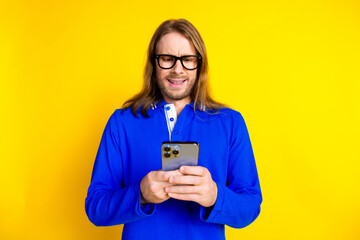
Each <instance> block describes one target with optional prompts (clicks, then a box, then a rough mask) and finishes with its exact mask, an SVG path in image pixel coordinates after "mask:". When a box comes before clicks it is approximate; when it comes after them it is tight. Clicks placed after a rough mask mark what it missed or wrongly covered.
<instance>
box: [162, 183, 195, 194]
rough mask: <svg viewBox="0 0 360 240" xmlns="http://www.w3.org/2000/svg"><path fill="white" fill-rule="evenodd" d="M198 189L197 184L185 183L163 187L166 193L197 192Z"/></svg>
mask: <svg viewBox="0 0 360 240" xmlns="http://www.w3.org/2000/svg"><path fill="white" fill-rule="evenodd" d="M200 190H201V188H200V187H198V186H186V185H174V186H168V187H166V188H165V192H167V193H184V194H190V193H196V194H198V193H199V192H200Z"/></svg>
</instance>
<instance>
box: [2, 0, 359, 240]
mask: <svg viewBox="0 0 360 240" xmlns="http://www.w3.org/2000/svg"><path fill="white" fill-rule="evenodd" d="M169 18H186V19H188V20H190V21H191V22H192V23H193V24H194V25H195V26H196V27H197V28H198V30H199V31H200V33H201V34H202V36H203V38H204V41H205V43H206V46H207V49H208V55H209V64H210V74H211V86H212V89H213V91H212V92H213V95H214V97H215V98H216V99H217V100H219V101H221V102H224V103H227V104H228V105H229V106H230V107H232V108H234V109H236V110H238V111H240V112H241V113H242V114H243V116H244V118H245V120H246V123H247V126H248V129H249V132H250V137H251V140H252V144H253V148H254V152H255V158H256V161H257V166H258V172H259V176H260V183H261V187H262V192H263V198H264V202H263V204H262V212H261V214H260V216H259V218H258V219H257V220H256V221H255V222H254V223H253V224H252V225H250V226H249V227H247V228H244V229H231V228H226V236H227V239H360V228H359V224H360V204H359V202H360V191H359V190H360V177H359V173H360V157H359V156H360V154H359V145H360V144H359V143H360V141H359V136H360V128H359V122H360V114H359V103H360V99H359V91H360V83H359V81H360V70H359V68H360V60H359V58H360V2H359V1H357V0H305V1H303V0H296V1H290V0H288V1H286V0H273V1H268V0H259V1H203V0H201V1H193V0H192V1H187V0H185V1H169V0H168V1H121V0H120V1H91V0H89V1H81V0H65V1H45V0H42V1H41V0H31V1H30V0H7V1H6V0H5V1H4V0H2V1H0V84H1V85H0V104H1V105H0V106H1V118H0V119H1V120H0V128H1V129H0V130H1V134H0V135H1V143H0V148H1V151H0V154H1V155H0V239H6V240H7V239H120V235H121V230H122V227H121V226H115V227H107V228H96V227H94V226H93V225H92V224H91V223H90V222H89V221H88V220H87V217H86V214H85V210H84V199H85V196H86V191H87V187H88V185H89V182H90V177H91V171H92V167H93V162H94V158H95V155H96V152H97V147H98V144H99V141H100V137H101V135H102V131H103V129H104V126H105V124H106V122H107V120H108V118H109V116H110V115H111V114H112V112H113V111H114V110H115V109H116V108H120V107H121V105H122V103H123V102H124V101H125V100H126V99H128V98H129V97H131V96H132V95H133V94H135V93H137V92H138V91H139V89H140V87H141V85H142V71H143V67H144V62H145V52H146V49H147V45H148V43H149V41H150V38H151V36H152V34H153V32H154V30H155V29H156V27H157V26H158V25H159V24H160V23H161V22H162V21H164V20H166V19H169ZM169 239H171V238H169Z"/></svg>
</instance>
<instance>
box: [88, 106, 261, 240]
mask: <svg viewBox="0 0 360 240" xmlns="http://www.w3.org/2000/svg"><path fill="white" fill-rule="evenodd" d="M164 105H165V102H163V101H162V102H159V103H158V104H157V105H155V106H154V107H153V108H152V109H149V110H148V114H149V115H150V117H148V118H146V117H143V116H142V115H141V114H140V112H138V117H135V116H134V115H133V114H132V112H131V109H125V110H123V109H118V110H116V111H115V112H114V113H113V114H112V116H111V117H110V119H109V121H108V123H107V125H106V127H105V130H104V133H103V136H102V139H101V142H100V146H99V150H98V153H97V156H96V159H95V164H94V169H93V174H92V178H91V183H90V186H89V189H88V195H87V197H86V200H85V208H86V213H87V215H88V217H89V219H90V221H91V222H92V223H93V224H95V225H96V226H111V225H117V224H125V225H124V228H123V238H122V239H125V240H126V239H197V240H199V239H206V240H211V239H225V233H224V224H226V225H228V226H230V227H234V228H241V227H245V226H247V225H249V224H250V223H251V222H253V221H254V220H255V219H256V217H257V216H258V214H259V213H260V204H261V202H262V196H261V191H260V185H259V179H258V174H257V170H256V165H255V159H254V155H253V151H252V147H251V143H250V139H249V135H248V131H247V128H246V125H245V122H244V120H243V118H242V116H241V115H240V113H238V112H236V111H234V110H231V109H228V108H223V109H221V110H220V112H219V113H215V114H209V113H206V112H204V111H199V110H198V109H196V112H195V111H194V105H193V103H191V104H188V105H186V106H185V108H184V109H183V110H182V112H181V113H180V114H179V116H178V118H177V120H176V124H175V125H174V126H173V129H172V134H171V140H172V141H194V142H198V143H199V147H200V149H199V160H198V164H199V166H203V167H206V168H207V169H208V170H209V172H210V173H211V176H212V179H213V180H214V181H215V182H216V184H217V187H218V196H217V199H216V203H215V205H214V206H213V207H210V208H205V207H202V206H200V205H199V204H198V203H195V202H191V201H180V200H176V199H168V200H166V201H165V202H163V203H160V204H145V205H144V206H141V205H140V181H141V180H142V178H143V177H144V176H145V175H146V174H147V173H148V172H150V171H154V170H159V169H161V143H162V142H164V141H169V137H170V136H169V131H168V127H167V121H166V117H165V111H166V109H164Z"/></svg>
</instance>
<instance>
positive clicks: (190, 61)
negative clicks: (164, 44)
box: [155, 54, 201, 70]
mask: <svg viewBox="0 0 360 240" xmlns="http://www.w3.org/2000/svg"><path fill="white" fill-rule="evenodd" d="M155 58H156V59H157V62H158V65H159V67H160V68H162V69H170V68H173V67H174V66H175V64H176V62H177V60H180V62H181V65H182V66H183V67H184V68H185V69H187V70H194V69H196V68H198V66H199V65H200V64H199V63H201V56H200V55H185V56H181V57H176V56H173V55H168V54H158V55H156V56H155Z"/></svg>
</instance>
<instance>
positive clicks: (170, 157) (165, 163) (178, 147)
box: [161, 142, 199, 171]
mask: <svg viewBox="0 0 360 240" xmlns="http://www.w3.org/2000/svg"><path fill="white" fill-rule="evenodd" d="M198 158H199V144H198V143H197V142H163V143H162V144H161V163H162V170H164V171H172V170H176V169H178V168H180V167H181V166H197V165H198Z"/></svg>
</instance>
